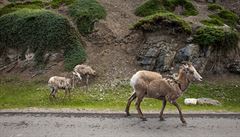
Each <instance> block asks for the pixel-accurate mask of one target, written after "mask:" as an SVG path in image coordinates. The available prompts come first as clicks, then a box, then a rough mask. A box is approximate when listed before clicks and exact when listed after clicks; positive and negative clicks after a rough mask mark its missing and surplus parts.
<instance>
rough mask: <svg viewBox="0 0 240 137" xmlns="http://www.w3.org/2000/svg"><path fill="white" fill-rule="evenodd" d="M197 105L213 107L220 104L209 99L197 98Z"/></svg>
mask: <svg viewBox="0 0 240 137" xmlns="http://www.w3.org/2000/svg"><path fill="white" fill-rule="evenodd" d="M197 104H201V105H203V104H206V105H214V106H218V105H221V103H220V102H219V101H218V100H214V99H211V98H198V99H197Z"/></svg>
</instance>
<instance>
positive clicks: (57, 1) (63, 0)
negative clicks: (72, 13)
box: [50, 0, 74, 8]
mask: <svg viewBox="0 0 240 137" xmlns="http://www.w3.org/2000/svg"><path fill="white" fill-rule="evenodd" d="M73 2H74V0H52V1H51V2H50V5H51V6H52V7H53V8H58V7H59V6H60V5H62V4H65V5H70V4H72V3H73Z"/></svg>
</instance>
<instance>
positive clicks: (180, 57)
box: [175, 44, 199, 63]
mask: <svg viewBox="0 0 240 137" xmlns="http://www.w3.org/2000/svg"><path fill="white" fill-rule="evenodd" d="M198 56H199V46H198V45H195V44H189V45H187V46H186V47H184V48H182V49H180V50H179V51H178V52H177V54H176V56H175V62H177V63H180V62H182V61H189V60H192V59H193V58H196V57H198Z"/></svg>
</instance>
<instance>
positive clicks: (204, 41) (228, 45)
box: [194, 26, 239, 51]
mask: <svg viewBox="0 0 240 137" xmlns="http://www.w3.org/2000/svg"><path fill="white" fill-rule="evenodd" d="M238 40H239V36H238V33H237V32H235V31H233V30H224V29H223V28H220V27H209V26H203V27H201V28H199V29H197V31H196V34H195V35H194V41H195V42H196V43H198V44H199V45H200V46H201V47H208V46H212V47H213V49H214V50H217V51H228V50H231V49H234V48H235V47H237V46H238Z"/></svg>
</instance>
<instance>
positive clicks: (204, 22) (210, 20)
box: [201, 18, 224, 26]
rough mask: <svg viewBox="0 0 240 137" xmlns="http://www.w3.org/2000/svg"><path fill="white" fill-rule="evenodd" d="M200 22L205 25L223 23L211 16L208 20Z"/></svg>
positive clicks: (219, 24) (220, 24)
mask: <svg viewBox="0 0 240 137" xmlns="http://www.w3.org/2000/svg"><path fill="white" fill-rule="evenodd" d="M201 23H203V24H204V25H207V26H223V25H224V23H223V22H222V21H221V20H219V19H217V18H212V19H209V20H202V21H201Z"/></svg>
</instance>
